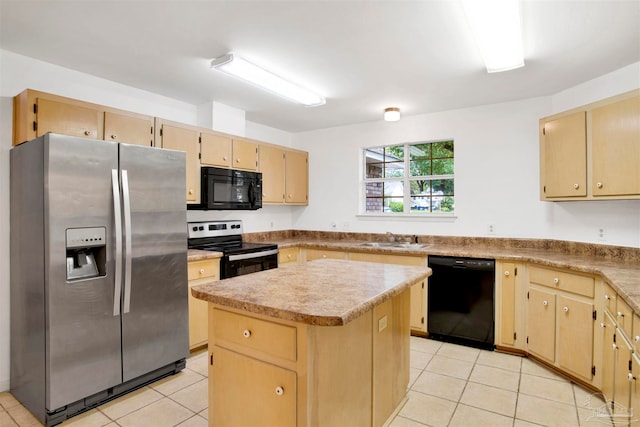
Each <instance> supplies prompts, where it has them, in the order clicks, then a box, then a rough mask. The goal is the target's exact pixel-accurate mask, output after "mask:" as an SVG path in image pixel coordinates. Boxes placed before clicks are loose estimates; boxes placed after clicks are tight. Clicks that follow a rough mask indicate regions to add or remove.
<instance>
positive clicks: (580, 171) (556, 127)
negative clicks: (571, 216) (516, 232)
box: [541, 111, 587, 198]
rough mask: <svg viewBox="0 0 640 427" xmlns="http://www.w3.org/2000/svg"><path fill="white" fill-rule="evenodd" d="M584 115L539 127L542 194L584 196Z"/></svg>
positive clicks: (567, 117) (585, 141)
mask: <svg viewBox="0 0 640 427" xmlns="http://www.w3.org/2000/svg"><path fill="white" fill-rule="evenodd" d="M585 126H586V115H585V113H584V112H583V111H581V112H578V113H575V114H572V115H570V116H566V117H561V118H558V119H555V120H551V121H548V122H546V123H544V125H543V127H542V141H543V142H542V148H541V149H542V151H543V152H544V157H543V160H542V161H543V165H544V177H543V182H542V186H543V189H542V191H543V194H544V195H545V196H546V197H549V198H551V197H576V196H586V195H587V135H586V127H585Z"/></svg>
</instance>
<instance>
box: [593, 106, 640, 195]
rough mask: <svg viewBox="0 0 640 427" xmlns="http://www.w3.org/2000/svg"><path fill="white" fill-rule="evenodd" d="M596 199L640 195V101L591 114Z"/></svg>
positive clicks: (598, 110)
mask: <svg viewBox="0 0 640 427" xmlns="http://www.w3.org/2000/svg"><path fill="white" fill-rule="evenodd" d="M591 129H592V151H593V174H592V175H593V181H592V188H593V195H594V196H624V195H637V194H640V167H639V166H638V165H640V97H634V98H630V99H627V100H624V101H620V102H616V103H614V104H610V105H606V106H603V107H600V108H596V109H594V110H593V111H592V112H591Z"/></svg>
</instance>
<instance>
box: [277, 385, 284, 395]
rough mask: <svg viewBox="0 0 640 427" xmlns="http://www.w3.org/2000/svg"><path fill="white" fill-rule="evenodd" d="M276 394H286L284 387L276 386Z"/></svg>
mask: <svg viewBox="0 0 640 427" xmlns="http://www.w3.org/2000/svg"><path fill="white" fill-rule="evenodd" d="M276 394H277V395H278V396H282V395H283V394H284V389H283V388H282V387H280V386H278V387H276Z"/></svg>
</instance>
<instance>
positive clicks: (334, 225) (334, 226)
mask: <svg viewBox="0 0 640 427" xmlns="http://www.w3.org/2000/svg"><path fill="white" fill-rule="evenodd" d="M337 227H338V224H336V222H335V221H331V228H333V229H334V230H335V229H336V228H337Z"/></svg>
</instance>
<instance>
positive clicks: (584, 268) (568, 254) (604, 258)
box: [272, 237, 640, 314]
mask: <svg viewBox="0 0 640 427" xmlns="http://www.w3.org/2000/svg"><path fill="white" fill-rule="evenodd" d="M442 240H444V239H442ZM451 240H452V244H444V243H442V242H439V241H436V242H433V243H423V244H424V245H425V246H424V247H414V248H401V247H399V248H394V247H370V246H362V244H363V243H367V242H368V241H364V240H347V239H344V240H320V239H319V240H315V239H309V238H304V237H303V238H285V239H279V240H277V241H276V240H272V241H273V242H274V243H277V244H278V247H279V248H280V249H284V248H288V247H296V246H297V247H304V248H314V249H330V250H343V251H350V252H369V253H380V254H396V255H414V256H416V255H417V256H428V255H449V256H464V257H473V258H492V259H496V260H504V261H513V262H528V263H535V264H538V265H543V266H548V267H556V268H561V269H567V270H572V271H576V272H582V273H591V274H598V275H600V276H602V278H603V279H604V280H605V282H606V283H607V284H609V285H610V286H611V287H612V288H613V289H614V290H615V291H616V292H618V294H620V295H621V296H622V297H623V299H624V300H625V301H626V302H627V303H628V304H629V305H630V306H631V307H632V308H633V309H634V311H635V312H636V313H638V314H640V259H637V255H636V252H637V251H638V250H637V249H635V248H620V247H615V246H606V245H591V244H580V243H578V244H576V243H573V242H562V241H534V240H531V241H527V240H526V239H523V240H505V242H500V239H474V238H451ZM420 242H421V243H422V237H421V240H420ZM496 242H497V243H496ZM540 242H542V243H540ZM549 242H551V243H549ZM505 244H506V245H507V246H505ZM594 247H595V249H594Z"/></svg>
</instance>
